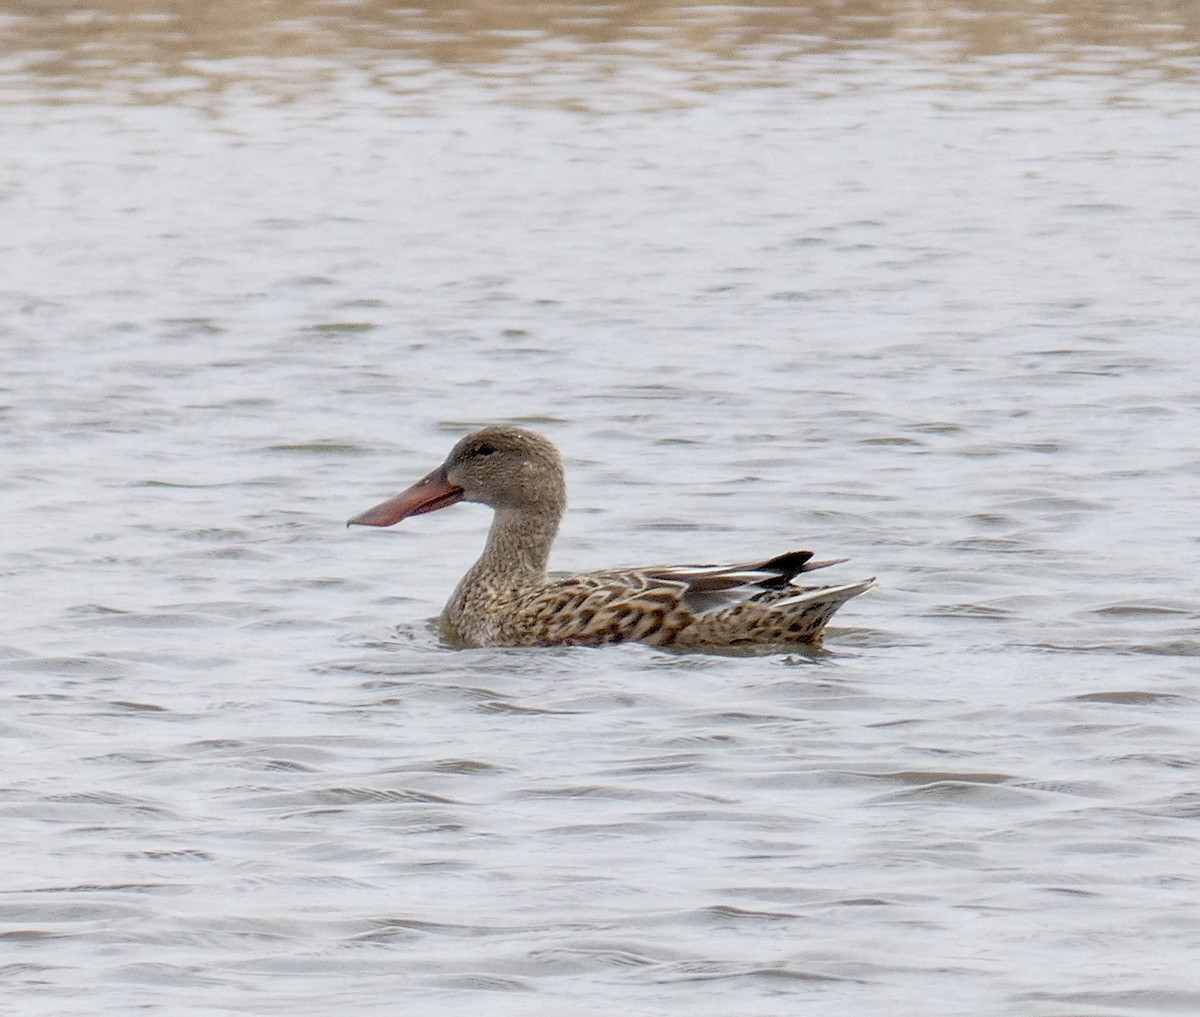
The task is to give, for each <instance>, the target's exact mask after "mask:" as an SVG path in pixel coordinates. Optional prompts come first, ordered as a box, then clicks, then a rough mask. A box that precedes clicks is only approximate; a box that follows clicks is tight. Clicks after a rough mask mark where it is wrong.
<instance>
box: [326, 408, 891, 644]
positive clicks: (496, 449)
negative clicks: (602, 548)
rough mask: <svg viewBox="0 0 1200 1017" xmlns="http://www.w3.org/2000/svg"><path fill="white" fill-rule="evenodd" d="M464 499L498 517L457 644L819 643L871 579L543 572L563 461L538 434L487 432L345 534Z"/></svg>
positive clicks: (762, 564) (472, 582)
mask: <svg viewBox="0 0 1200 1017" xmlns="http://www.w3.org/2000/svg"><path fill="white" fill-rule="evenodd" d="M459 502H479V503H482V504H484V505H487V506H490V507H491V508H492V510H493V512H494V517H493V519H492V524H491V529H490V531H489V532H488V536H487V542H486V544H485V546H484V549H483V553H482V555H480V557H479V560H478V561H477V562H475V564H474V565H472V566H471V568H470V569H469V570H468V571H467V573H466V575H464V576H463V578H462V580H461V581H460V582H459V584H458V587H457V588H456V589H455V591H454V593H453V594H452V596H451V597H450V600H449V602H448V603H447V604H446V607H445V610H444V611H443V613H442V616H441V619H440V621H441V624H442V628H443V632H444V634H445V635H446V636H447V637H448V638H449V640H450V641H451V642H452V643H453V644H455V645H459V646H463V647H485V646H508V647H532V646H563V645H566V646H571V645H583V646H600V645H605V644H609V643H623V642H637V643H645V644H649V645H651V646H656V647H662V648H664V649H672V650H683V651H689V650H695V651H706V650H707V651H721V650H737V649H756V648H767V649H778V650H786V649H788V648H790V647H801V646H803V647H819V646H821V643H822V638H823V634H824V631H825V626H826V624H827V623H828V622H829V619H830V618H832V617H833V614H834V612H836V611H837V610H838V608H840V607H841V606H842V605H843V604H844V603H846V601H848V600H850V599H851V598H852V597H857V596H858V595H859V594H861V593H864V592H866V591H867V590H869V589H870V588H871V587H872V586H874V585H875V580H874V579H873V578H872V579H862V580H858V581H855V582H850V583H844V584H841V585H828V586H809V585H800V584H798V583H795V582H794V580H795V579H796V577H797V576H799V575H801V574H803V573H807V572H812V571H813V570H815V569H820V568H825V567H826V566H829V565H837V564H840V563H841V562H843V561H845V560H846V559H844V558H837V559H831V560H827V561H814V560H813V552H812V551H806V550H796V551H786V552H784V553H782V554H777V555H775V556H773V557H770V558H766V559H763V560H761V561H752V562H743V563H740V564H734V565H651V566H644V567H640V568H616V569H607V570H603V571H599V572H584V573H579V574H575V575H551V574H550V573H549V572H548V571H547V565H548V562H549V559H550V550H551V547H552V545H553V543H554V539H555V537H556V535H557V534H558V528H559V523H560V522H561V520H562V517H563V512H564V511H565V509H566V504H567V493H566V480H565V471H564V468H563V459H562V456H561V455H560V454H559V451H558V449H557V448H556V447H555V445H554V443H553V442H551V441H550V440H549V439H548V438H546V437H545V436H543V435H541V434H538V433H537V432H535V431H530V430H527V429H525V428H521V427H514V426H511V425H507V424H497V425H492V426H489V427H484V428H483V429H482V430H478V431H475V432H474V433H472V434H468V435H467V436H466V437H465V438H463V439H462V440H461V441H459V442H458V443H457V444H456V445H455V446H454V448H453V449H451V450H450V454H449V455H448V456H447V457H446V460H445V462H443V463H442V464H441V466H439V467H438V468H437V469H435V470H433V471H432V472H431V473H429V474H428V475H426V476H425V477H422V478H421V479H420V480H418V481H417V482H416V483H415V484H413V485H412V486H411V487H409V488H407V489H406V490H405V491H403V492H401V493H400V494H398V495H396V496H395V497H392V498H389V499H388V500H387V501H384V502H381V503H380V504H378V505H375V506H374V507H373V508H369V509H367V510H366V511H365V512H363V513H361V514H359V515H357V516H355V517H354V518H353V519H351V520H349V522H348V523H347V524H346V525H347V526H392V525H394V524H396V523H398V522H400V521H401V520H403V519H407V518H409V517H410V516H419V515H423V514H425V513H427V512H437V511H440V510H442V509H446V508H449V507H450V506H452V505H456V504H458V503H459Z"/></svg>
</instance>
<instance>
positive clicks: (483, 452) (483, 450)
mask: <svg viewBox="0 0 1200 1017" xmlns="http://www.w3.org/2000/svg"><path fill="white" fill-rule="evenodd" d="M499 451H500V450H499V449H498V448H496V446H495V445H480V446H479V448H477V449H476V450H475V454H476V455H477V456H494V455H495V454H496V453H497V452H499Z"/></svg>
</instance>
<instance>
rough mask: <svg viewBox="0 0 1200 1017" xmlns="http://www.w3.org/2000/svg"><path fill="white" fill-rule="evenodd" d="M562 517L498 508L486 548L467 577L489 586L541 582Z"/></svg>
mask: <svg viewBox="0 0 1200 1017" xmlns="http://www.w3.org/2000/svg"><path fill="white" fill-rule="evenodd" d="M561 515H562V512H561V510H558V511H554V510H551V511H548V512H543V511H533V510H529V509H512V508H499V509H497V510H496V516H495V518H494V519H493V520H492V528H491V530H489V531H488V539H487V545H486V546H485V547H484V549H483V554H482V555H480V557H479V561H477V562H476V563H475V564H474V565H473V566H472V567H471V570H470V572H468V573H467V577H468V578H473V579H475V581H477V582H485V583H487V584H488V585H504V586H533V585H538V584H541V583H544V582H545V581H546V564H547V562H548V561H549V560H550V547H551V545H552V544H553V543H554V537H555V535H556V534H557V533H558V523H559V520H560V518H561Z"/></svg>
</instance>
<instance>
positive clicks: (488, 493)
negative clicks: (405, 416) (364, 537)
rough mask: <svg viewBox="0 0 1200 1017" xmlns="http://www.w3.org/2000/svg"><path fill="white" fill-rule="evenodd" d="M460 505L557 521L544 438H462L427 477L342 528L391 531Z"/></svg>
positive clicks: (492, 434) (559, 496)
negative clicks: (477, 505)
mask: <svg viewBox="0 0 1200 1017" xmlns="http://www.w3.org/2000/svg"><path fill="white" fill-rule="evenodd" d="M460 501H477V502H482V503H483V504H484V505H490V506H491V507H492V508H494V509H497V510H499V511H515V512H520V513H531V514H539V515H545V514H549V515H553V516H554V517H556V518H557V516H559V515H561V513H562V510H563V507H564V506H565V505H566V485H565V483H564V480H563V464H562V457H561V456H560V455H559V454H558V449H556V448H555V447H554V444H553V443H552V442H551V441H550V440H549V439H548V438H543V437H542V436H541V435H540V434H536V433H535V432H533V431H526V430H525V429H524V428H521V427H510V426H508V425H505V424H497V425H494V426H492V427H485V428H483V430H481V431H476V432H475V433H474V434H468V435H467V436H466V437H465V438H463V439H462V441H460V442H459V443H458V444H457V445H455V446H454V448H453V449H451V451H450V455H449V456H447V457H446V461H445V462H444V463H442V465H441V466H439V467H438V468H437V469H436V470H434V471H433V472H432V473H430V474H429V475H428V476H426V477H423V478H422V479H420V480H418V481H417V482H416V483H415V484H413V486H412V487H410V488H408V490H406V491H403V492H401V493H400V494H398V495H396V497H394V498H389V499H388V500H387V501H385V502H382V503H381V504H379V505H376V506H375V507H374V508H371V509H367V511H366V512H364V513H362V515H358V516H355V517H354V518H353V519H351V520H350V522H349V523H348V524H347V525H358V526H391V525H392V524H393V523H398V522H400V520H401V519H407V518H408V517H409V516H417V515H421V514H422V513H424V512H436V511H437V510H438V509H443V508H448V507H449V506H451V505H453V504H455V503H456V502H460Z"/></svg>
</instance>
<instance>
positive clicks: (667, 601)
mask: <svg viewBox="0 0 1200 1017" xmlns="http://www.w3.org/2000/svg"><path fill="white" fill-rule="evenodd" d="M812 557H813V555H812V552H811V551H788V552H787V553H785V554H780V555H775V556H774V557H772V558H767V559H764V560H763V561H755V562H744V563H741V564H736V565H651V566H648V567H643V568H629V569H606V570H604V571H600V572H587V573H583V574H580V575H573V576H564V577H560V578H557V579H552V580H551V581H550V583H548V584H547V585H546V586H545V587H544V588H543V589H542V590H541V591H539V593H538V595H537V596H536V597H534V598H532V599H531V600H530V601H527V602H526V603H525V605H524V609H523V611H522V614H524V619H523V622H522V624H524V625H526V626H528V627H529V628H530V630H531V631H537V632H538V633H539V641H547V642H571V643H609V642H622V641H625V640H636V641H639V642H646V643H653V644H657V645H662V646H670V645H676V644H679V645H682V644H695V645H701V644H707V643H710V642H713V639H712V638H711V637H716V638H717V639H718V640H719V642H717V643H714V645H736V644H737V643H743V642H746V643H749V642H758V641H763V642H766V641H767V640H765V639H762V640H760V636H759V633H760V632H761V633H763V634H764V635H765V634H771V635H774V634H776V633H777V632H784V631H785V630H787V629H788V628H789V626H790V625H791V624H792V622H793V620H794V619H795V618H799V617H803V618H806V619H814V620H816V619H820V624H819V625H818V626H817V628H816V629H815V630H813V629H811V628H810V627H809V626H808V625H807V624H805V625H804V626H803V629H804V632H805V635H804V636H803V637H802V638H800V639H794V641H797V642H815V641H817V640H818V639H819V637H820V629H821V628H824V623H825V622H826V621H828V619H829V617H830V616H832V614H833V613H834V611H836V610H837V608H838V607H840V606H841V604H843V603H844V602H845V601H847V600H849V599H850V598H851V597H853V596H856V595H857V594H859V593H861V592H863V591H864V590H865V589H868V588H869V587H870V586H871V585H873V580H864V581H862V582H859V583H849V584H845V585H843V586H822V587H801V586H797V585H794V584H793V583H792V580H793V579H794V578H795V577H796V576H797V575H800V574H801V573H803V572H811V571H812V570H814V569H818V568H823V567H825V566H827V565H835V564H837V563H838V562H839V561H842V560H844V559H835V560H830V561H820V562H814V561H812ZM785 616H786V617H785ZM740 628H744V629H745V637H744V638H742V637H741V636H739V629H740ZM797 631H800V630H799V629H797ZM706 632H708V633H711V636H709V635H704V634H703V633H706ZM784 639H785V641H788V640H787V637H786V635H785V636H784Z"/></svg>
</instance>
